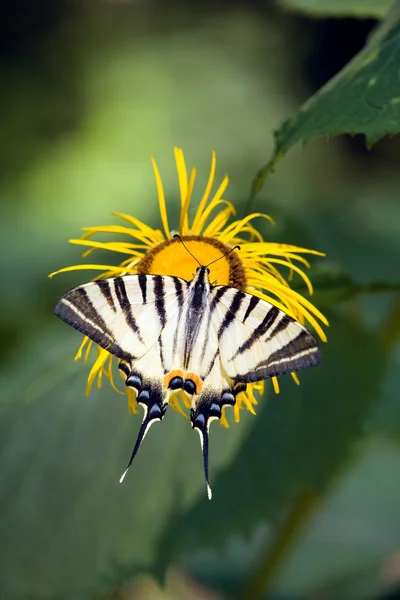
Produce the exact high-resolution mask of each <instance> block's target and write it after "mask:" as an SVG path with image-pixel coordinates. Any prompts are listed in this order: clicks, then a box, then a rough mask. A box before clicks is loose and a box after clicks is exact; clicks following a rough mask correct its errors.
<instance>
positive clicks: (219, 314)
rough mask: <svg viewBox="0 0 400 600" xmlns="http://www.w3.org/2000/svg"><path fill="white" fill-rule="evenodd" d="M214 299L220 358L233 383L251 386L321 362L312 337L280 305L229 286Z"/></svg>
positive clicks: (217, 288) (216, 288)
mask: <svg viewBox="0 0 400 600" xmlns="http://www.w3.org/2000/svg"><path fill="white" fill-rule="evenodd" d="M213 295H214V297H217V298H218V306H217V308H216V311H215V312H216V316H215V318H214V327H215V328H217V331H218V334H217V335H218V339H219V348H220V356H221V360H222V364H223V366H224V369H225V370H226V373H227V374H228V375H229V377H231V378H232V379H233V380H234V381H236V382H243V383H251V382H253V381H260V380H262V379H267V378H269V377H274V376H278V375H284V374H285V373H291V372H293V371H302V370H304V369H309V368H310V367H313V366H315V365H318V364H319V363H320V362H321V354H320V350H319V347H318V344H317V342H316V340H315V338H314V337H313V336H312V335H311V333H309V331H307V329H306V328H305V327H303V325H301V324H300V323H299V322H298V321H296V320H295V319H293V318H292V317H290V316H289V315H287V314H286V313H284V312H283V311H281V310H279V309H278V308H277V307H276V306H273V305H272V304H269V303H268V302H265V301H264V300H261V299H260V298H257V297H256V296H252V295H251V294H246V293H245V292H242V291H240V290H235V289H234V288H230V287H224V286H218V287H215V288H214V289H213Z"/></svg>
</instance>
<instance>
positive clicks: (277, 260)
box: [268, 258, 313, 296]
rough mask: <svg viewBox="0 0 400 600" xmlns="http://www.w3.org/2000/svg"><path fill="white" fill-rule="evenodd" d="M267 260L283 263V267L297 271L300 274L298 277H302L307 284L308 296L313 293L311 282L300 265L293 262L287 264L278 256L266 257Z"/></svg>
mask: <svg viewBox="0 0 400 600" xmlns="http://www.w3.org/2000/svg"><path fill="white" fill-rule="evenodd" d="M268 262H270V263H276V264H278V265H283V266H285V267H287V266H289V268H290V269H292V270H293V271H295V272H296V273H298V274H299V275H300V277H301V278H302V279H303V281H304V283H305V284H306V286H307V289H308V293H309V294H310V296H312V294H313V286H312V283H311V281H310V280H309V278H308V277H307V275H306V274H305V273H304V271H303V270H302V269H300V267H298V266H297V265H293V264H289V265H288V263H287V262H286V261H284V260H281V259H279V258H270V259H268Z"/></svg>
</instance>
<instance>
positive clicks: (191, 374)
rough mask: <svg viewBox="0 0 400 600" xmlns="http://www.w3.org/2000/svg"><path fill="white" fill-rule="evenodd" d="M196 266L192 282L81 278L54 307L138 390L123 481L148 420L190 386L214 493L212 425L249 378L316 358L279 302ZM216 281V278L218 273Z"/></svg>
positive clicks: (311, 343)
mask: <svg viewBox="0 0 400 600" xmlns="http://www.w3.org/2000/svg"><path fill="white" fill-rule="evenodd" d="M209 275H210V269H209V268H208V266H202V265H201V264H200V263H199V266H198V267H197V269H196V272H195V274H194V276H193V279H192V280H191V281H185V280H184V279H181V278H179V277H175V276H164V275H144V274H139V275H125V276H123V277H115V278H111V279H101V280H97V281H93V282H91V283H87V284H85V285H81V286H78V287H76V288H74V289H72V290H71V291H69V292H68V293H67V294H65V295H64V296H63V297H62V298H61V299H60V300H59V302H58V303H57V305H56V307H55V309H54V312H55V314H56V315H57V316H59V317H60V318H61V319H62V320H63V321H65V322H66V323H68V324H69V325H72V327H74V328H75V329H77V330H78V331H80V332H81V333H83V334H84V335H86V336H88V337H89V338H90V339H91V340H93V341H94V342H96V343H97V344H98V345H99V346H101V347H102V348H104V349H105V350H107V351H108V352H109V353H110V354H112V355H114V356H116V357H117V359H118V360H119V364H118V367H119V369H120V371H121V373H122V374H123V376H124V377H125V385H126V386H128V387H130V388H133V390H135V391H136V400H137V402H138V404H140V405H141V406H142V407H143V409H144V416H143V421H142V424H141V426H140V429H139V433H138V437H137V440H136V443H135V445H134V448H133V451H132V455H131V458H130V460H129V463H128V466H127V468H126V469H125V471H124V473H123V475H122V477H121V479H120V482H121V483H122V481H123V479H124V477H125V475H126V473H127V472H128V470H129V468H130V466H131V464H132V461H133V459H134V458H135V456H136V453H137V451H138V449H139V446H140V444H141V443H142V441H143V439H144V437H145V435H146V433H147V432H148V430H149V428H150V426H151V425H152V424H153V423H154V422H155V421H162V419H163V418H164V415H165V412H166V409H167V407H168V401H169V399H170V397H171V394H174V393H176V392H178V391H182V392H183V393H185V394H186V395H187V396H188V398H189V399H190V402H191V410H190V420H191V425H192V428H193V429H196V430H197V431H198V433H199V435H200V443H201V448H202V454H203V464H204V475H205V480H206V486H207V494H208V498H209V499H211V496H212V492H211V487H210V483H209V476H208V447H209V427H210V423H211V422H212V421H214V420H217V419H220V418H221V415H222V409H223V407H225V406H234V405H235V403H236V397H237V395H238V394H239V393H240V392H243V391H245V389H246V384H248V383H252V382H255V381H261V380H263V379H267V378H269V377H276V376H278V375H283V374H285V373H290V372H293V371H301V370H304V369H308V368H309V367H313V366H315V365H318V364H319V363H320V362H321V354H320V350H319V347H318V344H317V342H316V340H315V339H314V337H313V336H312V335H311V333H309V332H308V331H307V329H306V328H305V327H303V326H302V325H301V324H300V323H299V322H298V321H296V320H295V319H293V318H292V317H290V316H289V315H287V314H286V313H285V312H283V311H281V310H279V309H278V308H277V307H276V306H273V305H272V304H269V303H268V302H265V301H264V300H262V299H260V298H258V297H257V296H253V295H252V294H248V293H246V292H243V291H241V290H238V289H236V288H234V287H229V286H224V285H213V284H212V283H210V278H209ZM213 283H215V282H213Z"/></svg>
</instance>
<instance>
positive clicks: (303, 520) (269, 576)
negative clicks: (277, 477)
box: [240, 490, 320, 600]
mask: <svg viewBox="0 0 400 600" xmlns="http://www.w3.org/2000/svg"><path fill="white" fill-rule="evenodd" d="M319 500H320V495H319V494H317V492H315V491H311V490H304V491H302V492H300V494H299V495H298V497H297V498H296V500H295V502H294V504H293V506H292V507H291V509H290V511H289V513H288V514H287V515H286V517H285V519H284V520H283V522H282V523H281V524H280V525H279V526H278V528H277V530H276V534H275V536H274V539H273V540H272V543H271V544H269V545H268V548H266V549H265V551H264V553H263V555H262V556H261V559H260V562H259V564H258V566H257V568H256V569H255V571H254V572H253V573H252V574H251V575H250V577H249V579H248V580H247V582H246V584H245V585H244V587H243V590H242V592H241V595H240V598H241V599H242V600H259V598H262V597H263V596H265V594H267V593H268V591H270V589H271V586H272V584H273V583H274V581H275V577H276V575H277V573H278V571H279V569H280V567H281V566H282V563H283V561H284V560H285V558H286V555H287V553H288V552H289V551H290V550H291V548H292V547H293V545H294V543H295V542H296V540H297V539H298V537H299V535H300V533H301V531H302V529H303V528H304V527H305V525H306V524H307V523H308V521H309V519H310V517H311V515H312V514H313V513H314V511H315V509H316V506H317V505H318V503H319Z"/></svg>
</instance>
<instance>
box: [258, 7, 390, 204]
mask: <svg viewBox="0 0 400 600" xmlns="http://www.w3.org/2000/svg"><path fill="white" fill-rule="evenodd" d="M399 69H400V3H397V4H396V5H395V7H394V9H393V10H392V11H391V12H390V13H389V15H388V18H387V19H386V20H385V21H384V22H383V23H382V25H381V26H380V27H379V28H378V29H377V30H376V32H375V34H374V35H372V36H371V38H370V40H369V41H368V43H367V45H366V47H365V48H364V50H362V51H361V52H360V53H359V54H358V55H357V56H356V57H355V58H354V59H353V60H351V61H350V62H349V63H348V65H346V67H344V69H342V70H341V71H340V72H339V73H338V74H337V75H336V76H335V77H334V78H333V79H331V80H330V81H329V82H328V83H327V84H326V85H324V86H323V87H322V88H321V89H320V90H319V91H318V92H317V93H316V94H314V95H313V96H311V98H309V99H308V100H307V101H306V102H305V104H303V106H302V107H301V108H300V110H299V111H298V112H297V113H296V114H295V115H294V116H293V117H291V118H290V119H287V120H286V121H284V122H283V124H282V125H281V126H280V127H279V129H278V130H277V131H276V132H275V150H274V154H273V156H272V158H271V160H270V161H269V162H268V163H267V165H266V166H265V167H263V168H262V169H261V170H260V171H259V173H258V174H257V175H256V177H255V179H254V181H253V185H252V192H251V198H253V197H254V195H255V194H256V193H257V192H258V191H259V190H260V189H261V187H262V185H263V183H264V181H265V179H266V178H267V176H268V175H269V174H270V173H272V172H273V170H274V168H275V165H276V163H277V162H278V160H279V159H280V158H281V157H282V156H284V155H285V154H286V152H287V151H288V150H289V149H290V148H291V147H292V146H293V145H294V144H297V143H298V142H303V143H306V142H308V141H310V140H312V139H314V138H317V137H325V138H327V139H329V138H331V137H334V136H337V135H341V134H345V133H348V134H351V135H355V134H360V133H361V134H364V135H365V137H366V140H367V145H368V146H369V147H370V146H372V145H373V144H374V143H376V142H377V141H379V140H380V139H381V138H383V137H384V136H386V135H394V134H397V133H399V131H400V80H399V77H398V73H399ZM249 208H250V207H249V206H248V210H249Z"/></svg>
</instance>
